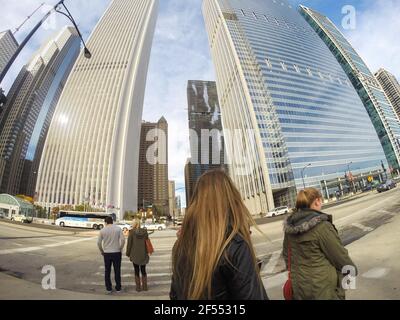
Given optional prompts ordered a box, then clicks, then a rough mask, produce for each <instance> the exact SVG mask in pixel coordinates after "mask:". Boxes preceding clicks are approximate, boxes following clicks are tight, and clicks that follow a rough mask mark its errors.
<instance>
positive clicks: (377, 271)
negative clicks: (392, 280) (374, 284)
mask: <svg viewBox="0 0 400 320" xmlns="http://www.w3.org/2000/svg"><path fill="white" fill-rule="evenodd" d="M388 273H389V269H386V268H373V269H371V270H368V271H367V272H365V273H363V274H362V275H361V276H362V277H363V278H367V279H379V278H383V277H384V276H386V275H387V274H388Z"/></svg>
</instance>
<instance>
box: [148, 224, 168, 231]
mask: <svg viewBox="0 0 400 320" xmlns="http://www.w3.org/2000/svg"><path fill="white" fill-rule="evenodd" d="M143 228H146V229H147V230H159V231H161V230H165V229H167V226H166V225H165V223H145V224H144V225H143Z"/></svg>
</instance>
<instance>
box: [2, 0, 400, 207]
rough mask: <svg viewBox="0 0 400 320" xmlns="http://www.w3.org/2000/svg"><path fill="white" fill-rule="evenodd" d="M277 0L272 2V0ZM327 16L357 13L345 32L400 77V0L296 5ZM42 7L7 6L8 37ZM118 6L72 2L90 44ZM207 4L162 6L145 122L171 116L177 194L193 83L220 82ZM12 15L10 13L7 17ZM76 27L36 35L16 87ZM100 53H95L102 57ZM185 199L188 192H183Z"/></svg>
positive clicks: (35, 1)
mask: <svg viewBox="0 0 400 320" xmlns="http://www.w3.org/2000/svg"><path fill="white" fill-rule="evenodd" d="M265 1H269V0H265ZM289 1H290V2H291V3H292V4H294V5H298V4H304V5H306V6H308V7H311V8H313V9H315V10H318V11H320V12H322V13H323V14H325V15H327V16H328V17H329V18H330V19H331V20H332V21H333V22H335V23H336V25H337V26H339V27H340V28H341V29H342V27H341V21H342V19H343V14H342V8H343V6H345V5H352V6H354V8H355V9H356V28H355V29H354V30H343V29H342V32H343V33H344V34H345V35H346V36H347V38H348V39H349V40H350V42H351V43H352V44H353V46H354V47H355V49H356V50H357V51H358V52H359V54H360V55H361V57H362V58H363V59H364V60H365V61H366V63H367V64H368V66H369V67H370V68H371V70H372V71H373V72H374V71H376V70H377V69H378V68H379V67H385V68H387V69H388V70H389V71H391V72H392V73H394V74H395V75H396V76H397V77H398V78H400V59H399V58H398V57H399V55H400V43H399V41H398V31H399V30H400V19H398V17H399V16H400V1H398V0H385V1H382V0H304V1H299V0H289ZM42 2H46V4H48V5H51V4H55V3H56V2H57V1H50V0H47V1H46V0H43V1H42V0H19V1H9V0H0V6H1V8H2V13H3V14H2V19H1V21H0V31H1V30H5V29H14V28H15V27H17V26H18V25H19V24H20V23H21V22H22V21H23V20H24V19H25V17H26V16H27V15H28V14H30V13H31V12H32V11H33V10H34V9H35V8H36V7H37V6H38V5H40V4H41V3H42ZM109 3H110V0H85V1H77V0H66V4H67V6H68V7H69V8H70V11H71V13H72V14H73V16H74V17H75V19H76V21H77V22H78V24H79V27H80V28H81V29H82V33H83V35H84V38H85V39H87V38H88V36H89V35H90V32H91V30H92V29H93V27H94V26H95V24H96V22H97V21H98V19H99V18H100V16H101V15H102V13H103V12H104V10H105V9H106V8H107V6H108V4H109ZM201 3H202V0H160V8H159V16H158V21H157V27H156V32H155V36H154V42H153V48H152V54H151V60H150V66H149V73H148V80H147V88H146V98H145V103H144V110H143V119H144V120H147V121H157V120H158V119H159V118H160V117H161V116H165V118H166V119H167V121H168V123H169V178H170V179H171V180H175V181H176V184H177V188H181V187H184V164H185V162H186V159H187V158H188V156H189V131H188V122H187V98H186V85H187V81H188V80H215V75H214V69H213V64H212V61H211V57H210V52H209V48H208V40H207V34H206V32H205V28H204V22H203V17H202V13H201ZM45 9H48V8H44V9H41V10H40V11H39V12H38V13H36V14H35V16H34V17H33V18H32V19H31V21H30V22H28V23H27V24H26V25H25V26H24V27H23V28H22V29H21V31H20V32H18V33H17V34H16V37H17V40H18V41H21V40H22V39H23V38H24V37H25V36H26V34H27V33H28V32H29V30H30V29H31V28H32V26H33V25H34V23H36V22H37V21H38V19H40V17H41V16H43V14H44V10H45ZM4 13H5V15H4ZM67 22H68V20H66V18H64V17H62V16H60V15H57V16H55V17H54V20H51V21H50V23H48V24H46V25H45V26H44V27H43V28H41V29H40V31H38V32H37V34H36V35H35V36H34V38H33V39H32V41H31V42H30V43H29V45H28V46H27V47H26V48H25V50H24V51H23V53H22V54H21V56H20V58H19V59H18V60H17V61H16V63H15V66H14V67H13V68H12V70H11V71H10V73H9V75H8V77H7V79H6V88H9V86H10V84H11V82H12V80H13V79H14V78H15V77H16V75H17V73H18V71H19V69H20V68H21V67H22V65H23V64H24V63H26V62H27V61H28V59H29V58H30V56H31V55H32V53H33V52H34V51H35V50H37V49H38V47H39V46H40V44H41V43H42V42H43V41H45V40H46V39H47V38H48V37H49V36H51V35H52V34H53V33H54V32H56V31H57V30H59V29H60V28H61V27H62V26H63V25H65V24H66V23H67ZM94 54H95V53H94ZM178 193H179V194H181V196H182V202H183V204H184V203H185V201H184V198H185V196H184V190H179V192H178Z"/></svg>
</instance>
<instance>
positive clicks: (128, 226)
mask: <svg viewBox="0 0 400 320" xmlns="http://www.w3.org/2000/svg"><path fill="white" fill-rule="evenodd" d="M115 225H116V226H118V227H120V228H121V229H122V231H124V232H126V231H129V230H132V225H131V224H129V223H125V222H117V223H115Z"/></svg>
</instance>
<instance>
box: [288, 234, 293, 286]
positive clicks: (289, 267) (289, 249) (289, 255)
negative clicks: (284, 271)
mask: <svg viewBox="0 0 400 320" xmlns="http://www.w3.org/2000/svg"><path fill="white" fill-rule="evenodd" d="M291 251H292V250H291V248H290V241H289V240H288V271H289V280H290V279H291V273H292V272H291V271H292V270H291V269H292V266H291V261H290V260H291V256H292V252H291Z"/></svg>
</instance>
